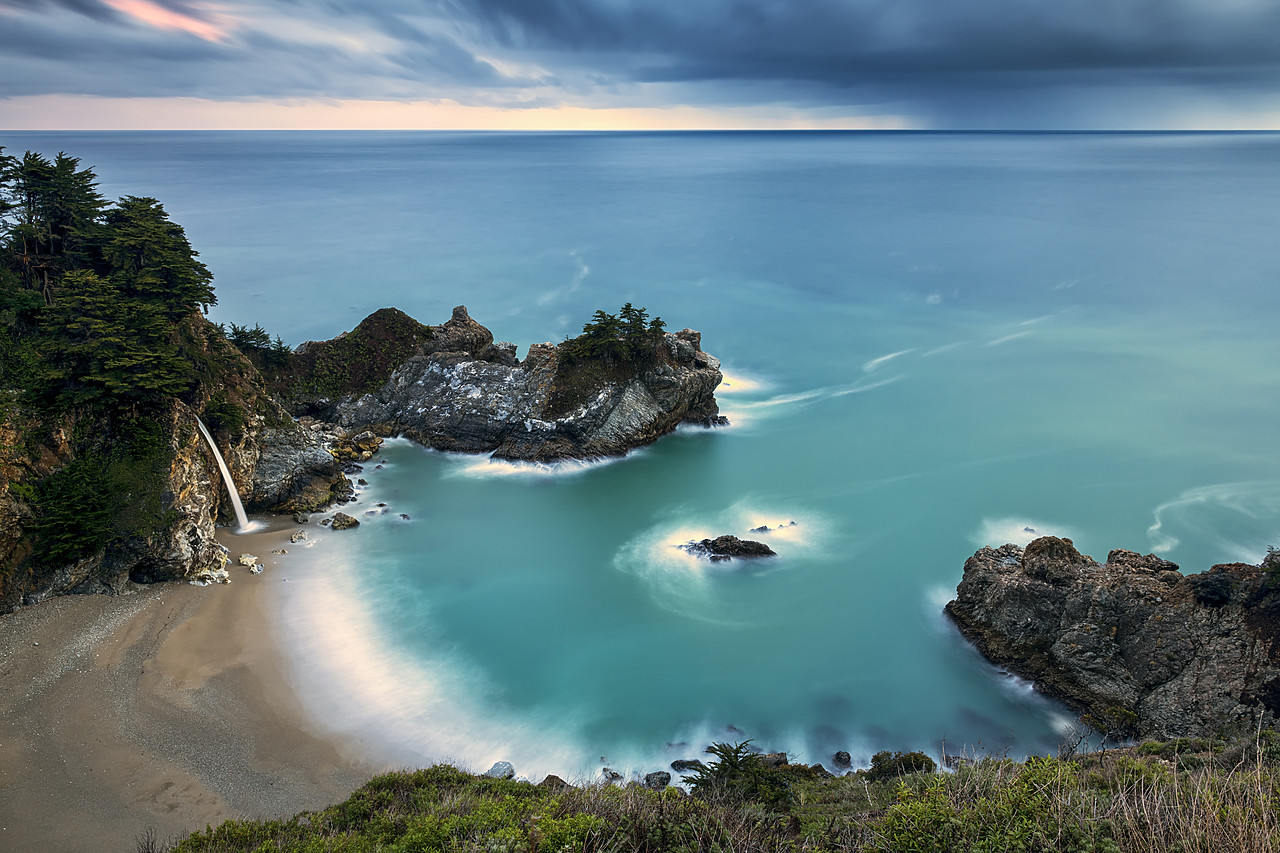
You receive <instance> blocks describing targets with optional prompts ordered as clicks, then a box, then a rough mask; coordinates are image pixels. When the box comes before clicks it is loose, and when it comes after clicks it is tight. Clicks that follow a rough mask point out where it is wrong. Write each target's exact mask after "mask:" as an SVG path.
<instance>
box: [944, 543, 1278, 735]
mask: <svg viewBox="0 0 1280 853" xmlns="http://www.w3.org/2000/svg"><path fill="white" fill-rule="evenodd" d="M1277 568H1280V566H1277ZM946 612H947V614H948V615H949V616H950V617H951V619H952V620H953V621H954V622H955V624H956V626H957V627H958V628H959V629H960V632H961V633H962V634H964V636H966V637H967V638H969V639H970V640H972V641H973V642H974V644H975V645H977V647H978V649H979V651H981V652H982V653H983V654H984V655H985V656H986V657H987V658H988V659H989V660H991V661H992V662H993V663H995V664H996V665H998V666H1001V667H1004V668H1006V669H1008V670H1009V671H1010V672H1013V673H1015V674H1017V675H1020V676H1022V677H1024V678H1029V679H1031V680H1033V681H1034V682H1035V684H1036V686H1037V688H1039V689H1040V690H1042V691H1044V692H1045V693H1047V694H1049V695H1051V696H1055V697H1057V698H1059V699H1061V700H1063V701H1064V702H1066V703H1067V704H1068V705H1071V706H1072V707H1073V708H1075V709H1076V710H1078V711H1080V712H1082V713H1085V714H1089V715H1092V716H1093V717H1094V718H1095V719H1100V720H1106V719H1109V718H1120V717H1125V718H1127V716H1128V714H1132V715H1133V723H1132V726H1131V728H1132V734H1136V735H1150V736H1155V737H1161V738H1170V737H1195V736H1211V735H1213V734H1214V733H1215V732H1219V731H1221V730H1222V728H1223V727H1224V726H1246V727H1253V726H1256V725H1259V724H1261V725H1264V726H1265V725H1271V724H1273V723H1274V722H1275V721H1276V719H1277V717H1278V715H1280V589H1277V588H1276V587H1275V586H1274V585H1273V583H1272V580H1271V577H1270V574H1269V572H1268V571H1267V570H1266V566H1265V564H1264V566H1251V565H1246V564H1242V563H1231V564H1226V565H1219V566H1214V567H1213V568H1212V569H1210V570H1209V571H1207V572H1202V573H1200V574H1198V575H1188V576H1183V575H1182V574H1181V573H1179V572H1178V571H1177V565H1176V564H1174V563H1171V562H1169V561H1168V560H1164V559H1161V558H1160V557H1156V556H1154V555H1150V554H1148V555H1145V556H1144V555H1141V554H1138V553H1136V552H1133V551H1125V550H1119V549H1118V550H1115V551H1112V552H1111V553H1110V554H1109V555H1108V556H1107V561H1106V563H1102V564H1099V563H1097V562H1096V561H1094V560H1093V558H1091V557H1088V556H1085V555H1082V554H1081V553H1080V552H1079V551H1077V550H1076V548H1075V546H1074V545H1073V544H1072V542H1071V540H1070V539H1059V538H1057V537H1053V536H1045V537H1041V538H1039V539H1036V540H1035V541H1033V542H1031V543H1030V544H1029V545H1027V547H1026V548H1025V549H1023V548H1019V547H1018V546H1016V545H1004V546H1002V547H1000V548H983V549H981V550H979V551H978V552H977V553H975V554H974V555H973V556H972V557H970V558H969V559H968V561H966V563H965V567H964V578H963V580H961V581H960V585H959V587H958V588H957V590H956V600H955V601H952V602H951V603H950V604H948V605H947V607H946ZM1117 709H1120V711H1119V712H1118V711H1117ZM1121 712H1127V713H1121Z"/></svg>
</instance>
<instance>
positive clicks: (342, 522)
mask: <svg viewBox="0 0 1280 853" xmlns="http://www.w3.org/2000/svg"><path fill="white" fill-rule="evenodd" d="M359 526H360V522H359V521H357V520H356V519H354V518H352V517H351V516H349V515H347V514H346V513H345V512H336V513H334V514H333V522H332V524H331V525H330V527H331V529H333V530H350V529H351V528H352V527H359Z"/></svg>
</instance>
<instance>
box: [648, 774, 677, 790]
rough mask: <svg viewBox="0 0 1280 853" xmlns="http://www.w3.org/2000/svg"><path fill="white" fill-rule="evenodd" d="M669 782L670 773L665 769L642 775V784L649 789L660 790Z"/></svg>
mask: <svg viewBox="0 0 1280 853" xmlns="http://www.w3.org/2000/svg"><path fill="white" fill-rule="evenodd" d="M670 784H671V774H670V773H668V772H667V771H665V770H655V771H653V772H652V773H646V774H645V776H644V786H645V787H646V788H648V789H649V790H651V791H661V790H662V789H663V788H665V787H667V786H668V785H670Z"/></svg>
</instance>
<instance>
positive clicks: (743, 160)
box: [0, 133, 1280, 777]
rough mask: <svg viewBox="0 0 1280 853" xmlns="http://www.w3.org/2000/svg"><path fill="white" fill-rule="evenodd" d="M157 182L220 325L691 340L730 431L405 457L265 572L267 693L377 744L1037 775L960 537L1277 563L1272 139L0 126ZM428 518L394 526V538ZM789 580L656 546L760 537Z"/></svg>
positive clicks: (973, 544) (140, 184) (1032, 725)
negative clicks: (723, 381) (658, 324)
mask: <svg viewBox="0 0 1280 853" xmlns="http://www.w3.org/2000/svg"><path fill="white" fill-rule="evenodd" d="M0 144H4V145H6V146H8V147H9V148H11V149H21V148H24V147H34V148H39V149H42V150H45V151H55V150H57V149H65V150H67V151H68V152H70V153H73V154H75V155H78V156H81V157H82V158H83V159H84V161H85V162H86V163H91V164H93V165H94V166H95V167H96V168H97V169H98V171H99V174H100V176H101V177H102V179H103V186H104V190H105V191H106V192H107V193H108V194H110V195H112V196H116V195H120V194H123V193H131V194H138V195H154V196H156V197H158V198H160V199H162V200H163V201H164V202H165V203H166V206H167V207H168V209H169V210H170V212H171V213H172V214H173V216H174V218H175V219H177V220H178V221H179V222H181V223H182V224H183V225H184V226H185V227H186V229H187V232H188V235H189V236H190V238H191V240H192V242H193V244H194V245H196V246H197V247H198V248H199V249H200V250H201V252H202V257H203V259H204V260H205V261H206V263H208V264H209V266H210V267H211V268H212V269H213V271H214V273H215V275H216V277H217V286H218V295H219V305H218V307H217V308H216V309H214V311H213V313H212V315H211V316H212V317H213V318H214V319H217V320H223V321H231V320H234V321H236V322H239V323H246V322H248V323H255V322H260V323H262V324H263V325H264V326H266V327H267V328H268V330H269V331H271V332H272V333H278V334H281V335H282V336H283V337H284V338H285V339H286V340H287V341H289V342H290V343H292V344H297V343H299V342H301V341H302V340H305V339H317V338H326V337H331V336H332V335H334V334H336V333H337V332H339V331H342V330H344V329H348V328H350V327H351V326H353V325H354V324H355V323H356V322H358V321H359V320H360V319H361V318H362V317H363V316H365V315H366V314H368V313H369V312H371V311H373V310H375V309H377V308H379V307H382V306H384V305H396V306H398V307H400V308H402V309H404V310H406V311H407V312H409V313H410V314H412V315H414V316H416V317H418V318H419V319H421V320H423V321H425V322H442V321H443V320H444V319H445V318H447V317H448V313H449V309H450V308H451V307H452V306H453V305H455V304H459V303H465V304H466V305H467V306H468V307H469V309H470V311H471V314H472V316H473V317H475V318H476V319H478V320H479V321H480V322H482V323H484V324H485V325H487V326H489V327H490V328H491V329H492V330H493V332H494V334H495V336H496V337H497V338H499V339H508V340H512V341H516V342H518V343H519V344H520V345H521V351H522V353H523V348H524V346H526V345H527V344H529V343H533V342H537V341H542V340H559V339H560V338H562V337H563V336H564V335H566V334H573V333H575V332H576V331H577V330H578V329H579V328H580V326H581V324H582V323H583V322H584V321H585V320H586V319H587V318H588V317H589V315H590V314H591V312H592V311H594V310H595V309H597V308H601V307H603V308H608V309H614V308H616V307H617V306H618V305H620V304H621V303H622V302H624V301H631V302H633V303H635V304H637V305H644V306H646V307H647V308H648V309H649V310H650V312H651V313H655V314H660V315H661V316H662V317H663V318H664V319H665V320H666V321H667V323H668V325H669V327H671V328H681V327H684V326H691V327H694V328H698V329H700V330H701V331H702V332H703V342H704V348H705V349H706V350H707V351H708V352H711V353H713V354H715V355H716V356H718V357H719V358H720V359H721V360H722V361H723V362H724V365H725V369H726V374H727V383H728V384H727V387H725V388H723V389H722V393H721V394H720V400H721V405H722V409H723V410H724V411H725V413H726V414H727V415H728V416H729V418H730V419H731V421H732V423H733V425H732V426H731V427H730V428H727V429H722V430H715V431H710V432H708V431H703V430H687V431H686V430H681V431H679V432H677V433H676V434H675V435H673V436H670V437H668V438H666V439H664V440H662V441H660V442H659V443H657V444H656V445H654V446H652V447H649V448H646V449H644V450H642V451H640V452H637V453H635V454H633V455H631V456H629V457H628V458H626V459H625V460H621V461H616V462H611V463H608V464H602V465H593V466H568V467H560V468H530V467H520V466H511V465H506V464H501V463H491V462H489V461H488V460H486V459H484V458H482V457H481V458H476V457H463V456H453V455H445V454H439V453H434V452H430V451H426V450H423V449H421V448H418V447H416V446H413V445H411V444H409V443H408V442H392V443H391V444H389V445H388V446H387V448H386V451H385V454H384V456H385V459H386V465H385V467H384V468H383V469H382V470H372V468H371V469H370V470H369V471H368V472H367V473H366V475H365V476H366V478H367V479H368V480H369V483H370V485H369V487H368V489H366V490H365V491H364V492H362V494H361V498H360V502H359V503H358V504H356V507H357V508H358V509H360V510H361V511H365V510H367V509H369V508H371V507H373V505H374V504H376V503H378V502H385V503H386V504H388V507H389V509H390V512H389V513H388V514H387V515H380V516H376V517H371V518H366V519H365V523H364V524H363V525H362V526H361V527H360V528H359V529H358V530H356V531H352V532H349V533H343V534H328V533H327V532H323V531H321V532H318V534H317V537H316V538H317V539H319V541H318V542H317V544H316V546H315V547H314V548H313V549H312V550H311V552H310V553H311V554H313V555H316V556H317V557H319V558H320V559H321V560H322V563H321V564H320V565H317V566H316V567H315V568H314V569H311V570H308V573H306V574H302V573H300V572H290V574H289V583H288V584H287V585H283V584H282V585H280V588H281V589H282V590H283V589H286V588H287V589H288V591H289V595H288V596H285V595H283V594H282V595H281V596H279V602H278V603H279V615H280V626H281V632H282V636H283V637H284V639H285V642H286V645H288V646H289V647H290V648H292V649H293V650H294V652H295V655H296V661H295V668H294V670H293V677H294V678H295V680H296V683H297V685H298V686H299V689H300V690H301V692H302V695H303V696H304V697H306V698H307V700H308V701H309V702H310V703H311V708H312V709H313V711H314V712H315V713H316V714H317V715H318V717H319V718H320V719H321V720H322V721H323V724H324V725H326V726H329V727H332V728H335V729H338V730H342V731H346V732H350V733H351V734H353V735H355V736H357V737H359V738H361V739H362V741H363V743H364V744H365V746H366V748H368V749H369V750H370V751H374V752H377V753H378V754H380V755H383V756H385V757H386V759H387V760H389V761H394V762H398V763H404V764H416V763H421V762H424V761H430V760H437V759H445V758H447V759H453V760H456V761H461V762H464V763H467V764H470V765H472V766H474V767H477V768H480V769H484V768H485V767H487V766H488V764H489V763H490V762H492V761H495V760H498V759H507V760H511V761H512V762H514V763H515V764H516V767H517V770H518V771H519V772H520V773H522V774H527V775H531V776H535V777H536V776H537V775H538V774H541V773H545V772H557V773H560V774H561V775H589V774H592V773H594V772H596V771H597V769H598V768H599V767H600V766H601V764H602V763H607V764H608V765H609V766H612V767H615V768H618V769H625V770H629V771H642V770H649V769H654V768H656V767H657V766H659V764H665V763H666V762H667V761H670V760H671V759H673V758H679V757H693V756H695V755H696V754H697V753H698V752H699V751H700V750H701V748H702V747H703V746H704V745H705V744H707V743H709V742H711V741H713V740H739V739H742V738H747V737H750V738H752V739H754V741H755V742H756V743H757V744H758V745H759V746H761V747H762V748H765V749H768V750H787V751H789V752H791V753H793V754H794V755H795V756H796V757H798V758H800V759H803V760H806V761H828V760H829V756H830V754H831V752H833V751H834V750H837V749H846V750H848V751H850V752H851V753H853V754H854V756H855V758H856V759H859V760H861V761H863V762H865V761H866V760H867V759H868V758H869V756H870V754H871V753H872V752H874V751H876V750H879V749H884V748H891V749H908V748H923V749H926V750H929V751H931V752H934V753H935V754H936V753H937V752H939V751H940V750H941V749H942V748H943V744H944V742H945V748H946V749H947V750H948V751H953V752H954V751H961V750H964V749H966V748H975V747H980V748H984V749H989V750H995V751H1005V750H1008V751H1009V752H1010V753H1011V754H1026V753H1033V752H1045V751H1052V750H1053V749H1054V747H1055V746H1056V743H1057V741H1058V738H1059V736H1060V732H1061V729H1062V728H1063V726H1065V725H1067V724H1069V722H1070V715H1069V713H1068V712H1066V711H1065V710H1064V709H1062V708H1060V707H1059V706H1057V705H1055V704H1053V703H1051V702H1048V701H1046V700H1044V699H1043V698H1042V697H1039V696H1037V695H1036V694H1035V693H1033V692H1032V691H1031V690H1030V689H1029V688H1028V687H1027V685H1025V684H1023V683H1020V682H1017V681H1015V680H1012V679H1009V678H1007V677H1005V676H1002V675H1001V674H1000V673H998V672H996V671H995V670H994V669H992V668H991V667H989V666H988V665H986V664H985V663H984V662H983V661H982V660H981V659H980V658H979V657H978V656H977V655H976V654H975V653H974V652H973V651H972V649H970V648H969V647H968V646H967V645H966V644H965V643H964V642H963V641H962V640H961V638H959V636H958V635H957V634H956V633H955V631H954V630H953V629H952V628H951V627H950V626H949V625H948V624H947V622H946V621H945V619H944V618H943V617H942V616H941V615H940V611H941V606H942V604H943V603H945V601H946V600H947V599H948V598H949V597H950V596H951V594H952V593H953V592H954V588H955V584H956V583H957V582H958V581H959V579H960V576H961V569H962V566H963V563H964V560H965V558H966V557H967V556H968V555H969V554H971V553H972V552H973V551H974V550H975V549H976V548H977V547H979V546H980V545H983V544H992V545H996V544H1001V543H1003V542H1006V541H1019V542H1023V543H1025V542H1026V541H1027V540H1029V539H1030V538H1032V536H1033V535H1034V534H1031V533H1028V532H1026V528H1028V527H1030V528H1033V529H1034V530H1035V531H1036V532H1037V533H1057V534H1061V535H1067V536H1071V537H1072V538H1073V539H1074V540H1075V541H1076V543H1077V545H1079V546H1080V547H1081V549H1082V550H1083V551H1085V552H1086V553H1091V554H1093V555H1094V556H1095V557H1097V558H1099V559H1102V558H1104V557H1105V555H1106V552H1107V551H1108V550H1109V549H1111V548H1115V547H1124V548H1130V549H1134V550H1140V551H1143V552H1148V551H1152V550H1156V551H1158V552H1159V553H1161V554H1162V555H1163V556H1165V557H1167V558H1169V559H1172V560H1174V561H1177V562H1179V563H1180V564H1182V565H1183V567H1184V568H1185V569H1186V570H1188V571H1198V570H1201V569H1203V568H1206V567H1208V566H1209V565H1211V564H1212V563H1215V562H1223V561H1228V560H1237V559H1245V560H1250V561H1256V560H1257V559H1259V558H1260V556H1261V555H1262V553H1264V552H1265V549H1266V547H1267V546H1268V545H1269V544H1280V529H1278V528H1280V524H1278V523H1277V517H1278V515H1280V513H1278V511H1280V461H1277V458H1276V454H1275V452H1274V448H1275V444H1276V442H1275V436H1276V429H1275V424H1276V423H1277V422H1278V420H1277V416H1278V415H1280V394H1278V393H1277V390H1278V387H1277V386H1278V384H1280V382H1278V380H1280V359H1277V355H1278V354H1280V353H1278V350H1280V345H1278V344H1277V342H1276V335H1275V323H1276V319H1277V317H1278V316H1280V312H1278V309H1280V289H1278V288H1277V287H1276V282H1277V277H1278V276H1280V248H1277V246H1280V243H1278V242H1277V240H1276V237H1275V227H1276V223H1277V222H1280V168H1278V167H1280V136H1277V135H1270V134H1208V135H1204V134H1202V135H1177V134H1167V135H1165V134H1147V135H1144V134H1138V135H1124V134H1115V135H1088V134H1078V135H1016V134H1009V135H982V134H963V135H946V134H844V133H815V134H805V133H780V134H565V135H557V134H552V135H521V134H443V133H441V134H413V133H382V134H378V133H345V134H344V133H332V134H326V133H278V134H269V133H252V134H250V133H245V134H237V133H225V134H163V133H152V134H7V135H6V136H4V137H2V138H0ZM401 512H403V513H407V514H409V515H410V517H411V520H410V521H408V522H404V521H402V520H400V519H399V517H398V514H399V513H401ZM791 521H795V522H796V525H795V526H794V527H787V528H786V529H785V530H782V531H775V532H772V533H769V534H762V535H761V537H760V538H768V539H769V541H770V542H771V543H773V544H774V547H775V549H776V550H777V551H778V552H779V554H780V556H779V558H778V559H776V560H774V561H770V562H768V563H767V564H763V565H760V566H751V567H742V566H740V565H739V564H737V563H735V564H733V565H732V566H731V567H728V568H722V567H711V566H708V565H706V564H703V563H699V562H698V561H696V560H693V559H691V558H688V557H686V556H685V555H683V554H682V552H680V551H679V550H677V549H676V548H675V547H674V545H676V544H679V543H680V542H682V541H685V540H687V539H692V538H695V537H696V538H701V537H703V536H711V535H717V534H721V533H734V534H738V535H743V534H744V533H746V531H747V530H748V529H749V528H751V527H756V526H758V525H760V524H769V525H771V526H776V525H778V524H789V523H790V522H791Z"/></svg>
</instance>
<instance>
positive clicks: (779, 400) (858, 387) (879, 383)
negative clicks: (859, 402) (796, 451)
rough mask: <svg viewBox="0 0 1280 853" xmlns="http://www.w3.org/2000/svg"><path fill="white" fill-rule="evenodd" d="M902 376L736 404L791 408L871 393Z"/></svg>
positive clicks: (753, 408) (753, 407) (748, 407)
mask: <svg viewBox="0 0 1280 853" xmlns="http://www.w3.org/2000/svg"><path fill="white" fill-rule="evenodd" d="M902 378H903V377H902V375H898V376H887V377H885V378H884V379H877V380H875V381H874V382H872V381H866V380H864V381H860V382H853V383H850V384H848V385H828V386H826V387H823V388H812V389H810V390H808V391H797V392H795V393H793V394H778V395H777V396H774V397H770V398H768V399H767V400H753V401H741V402H738V403H737V404H736V406H737V408H738V409H740V410H747V411H759V410H767V409H773V408H777V407H779V406H791V405H794V404H796V403H813V402H817V401H819V400H829V399H832V398H834V397H844V396H846V395H848V394H861V393H863V392H865V391H872V390H874V389H876V388H883V387H884V386H885V385H891V384H893V383H894V382H897V381H899V380H900V379H902Z"/></svg>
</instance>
